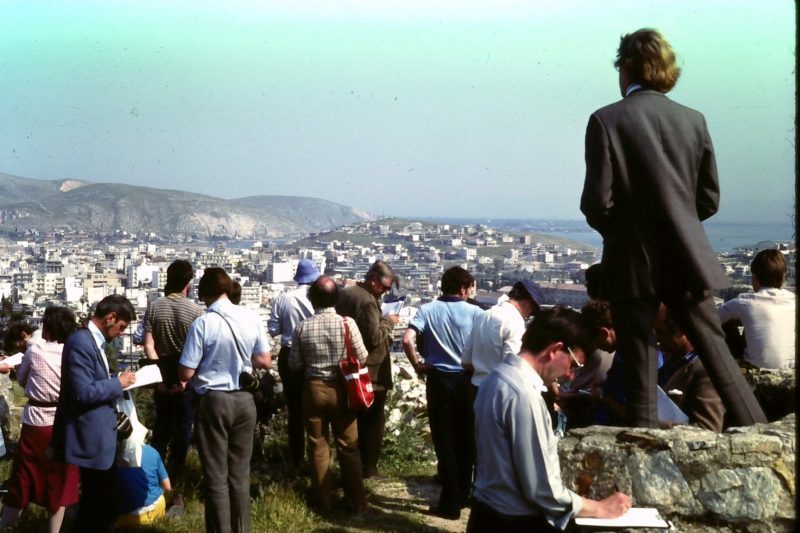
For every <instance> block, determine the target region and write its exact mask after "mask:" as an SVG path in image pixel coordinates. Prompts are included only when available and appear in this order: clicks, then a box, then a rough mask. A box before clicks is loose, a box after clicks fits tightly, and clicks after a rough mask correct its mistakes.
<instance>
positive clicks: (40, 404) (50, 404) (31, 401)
mask: <svg viewBox="0 0 800 533" xmlns="http://www.w3.org/2000/svg"><path fill="white" fill-rule="evenodd" d="M28 405H31V406H33V407H58V402H40V401H39V400H34V399H33V398H28Z"/></svg>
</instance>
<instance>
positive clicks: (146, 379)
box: [123, 365, 164, 390]
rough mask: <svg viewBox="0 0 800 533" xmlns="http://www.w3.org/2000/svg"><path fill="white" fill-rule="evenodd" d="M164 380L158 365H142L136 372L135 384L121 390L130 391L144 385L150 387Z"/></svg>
mask: <svg viewBox="0 0 800 533" xmlns="http://www.w3.org/2000/svg"><path fill="white" fill-rule="evenodd" d="M162 381H164V378H162V377H161V370H159V369H158V365H144V366H143V367H142V368H140V369H139V370H137V371H136V383H134V384H133V385H130V386H128V387H125V388H124V389H123V390H131V389H135V388H136V387H144V386H145V385H152V384H153V383H161V382H162Z"/></svg>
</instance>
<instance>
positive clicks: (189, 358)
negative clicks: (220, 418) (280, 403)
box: [180, 298, 270, 395]
mask: <svg viewBox="0 0 800 533" xmlns="http://www.w3.org/2000/svg"><path fill="white" fill-rule="evenodd" d="M220 315H222V316H220ZM223 317H224V319H223ZM225 319H227V322H226V320H225ZM228 324H230V326H229V325H228ZM231 328H232V329H233V333H231ZM234 335H235V339H234ZM237 341H238V345H239V348H237ZM240 349H241V353H242V354H243V355H244V357H243V356H242V355H240V351H239V350H240ZM269 351H270V342H269V339H267V334H266V332H265V330H264V325H263V324H262V322H261V318H260V317H259V316H258V314H257V313H256V312H255V311H253V310H251V309H247V308H246V307H242V306H240V305H235V304H233V303H231V301H230V300H228V299H227V298H220V299H219V300H217V301H216V302H214V303H213V304H211V306H209V308H208V311H206V312H205V313H204V314H202V315H200V316H199V317H198V318H197V319H196V320H195V321H194V322H192V325H191V326H190V327H189V333H188V334H187V335H186V343H185V344H184V345H183V352H181V360H180V364H181V365H183V366H185V367H187V368H193V369H195V375H194V378H192V381H191V385H192V388H193V389H194V391H195V392H196V393H197V394H200V395H203V394H205V393H206V392H208V391H210V390H220V391H235V390H239V389H240V388H241V387H240V386H239V374H241V373H242V372H250V371H251V370H252V369H253V365H252V363H251V362H250V356H251V355H252V354H257V353H264V352H269Z"/></svg>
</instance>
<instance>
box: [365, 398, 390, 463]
mask: <svg viewBox="0 0 800 533" xmlns="http://www.w3.org/2000/svg"><path fill="white" fill-rule="evenodd" d="M388 392H389V391H387V390H386V389H384V390H376V391H375V401H374V402H372V405H371V406H370V407H369V409H366V410H364V411H361V412H360V413H359V414H358V449H359V451H360V452H361V468H362V470H363V472H364V477H365V478H369V477H372V476H375V475H377V474H378V459H379V458H380V455H381V445H382V443H383V428H384V426H385V425H386V415H385V413H384V407H385V406H386V395H387V394H388Z"/></svg>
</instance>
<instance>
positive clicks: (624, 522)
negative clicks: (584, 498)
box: [575, 507, 670, 529]
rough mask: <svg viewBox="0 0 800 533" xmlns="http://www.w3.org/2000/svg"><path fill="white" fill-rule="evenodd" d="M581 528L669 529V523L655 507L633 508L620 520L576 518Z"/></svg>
mask: <svg viewBox="0 0 800 533" xmlns="http://www.w3.org/2000/svg"><path fill="white" fill-rule="evenodd" d="M575 523H576V524H577V525H579V526H593V527H613V528H623V527H652V528H666V529H668V528H669V527H670V526H669V522H667V521H666V520H664V519H663V518H661V515H659V514H658V509H656V508H654V507H631V508H630V509H629V510H628V512H627V513H625V514H624V515H622V516H620V517H619V518H575Z"/></svg>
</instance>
